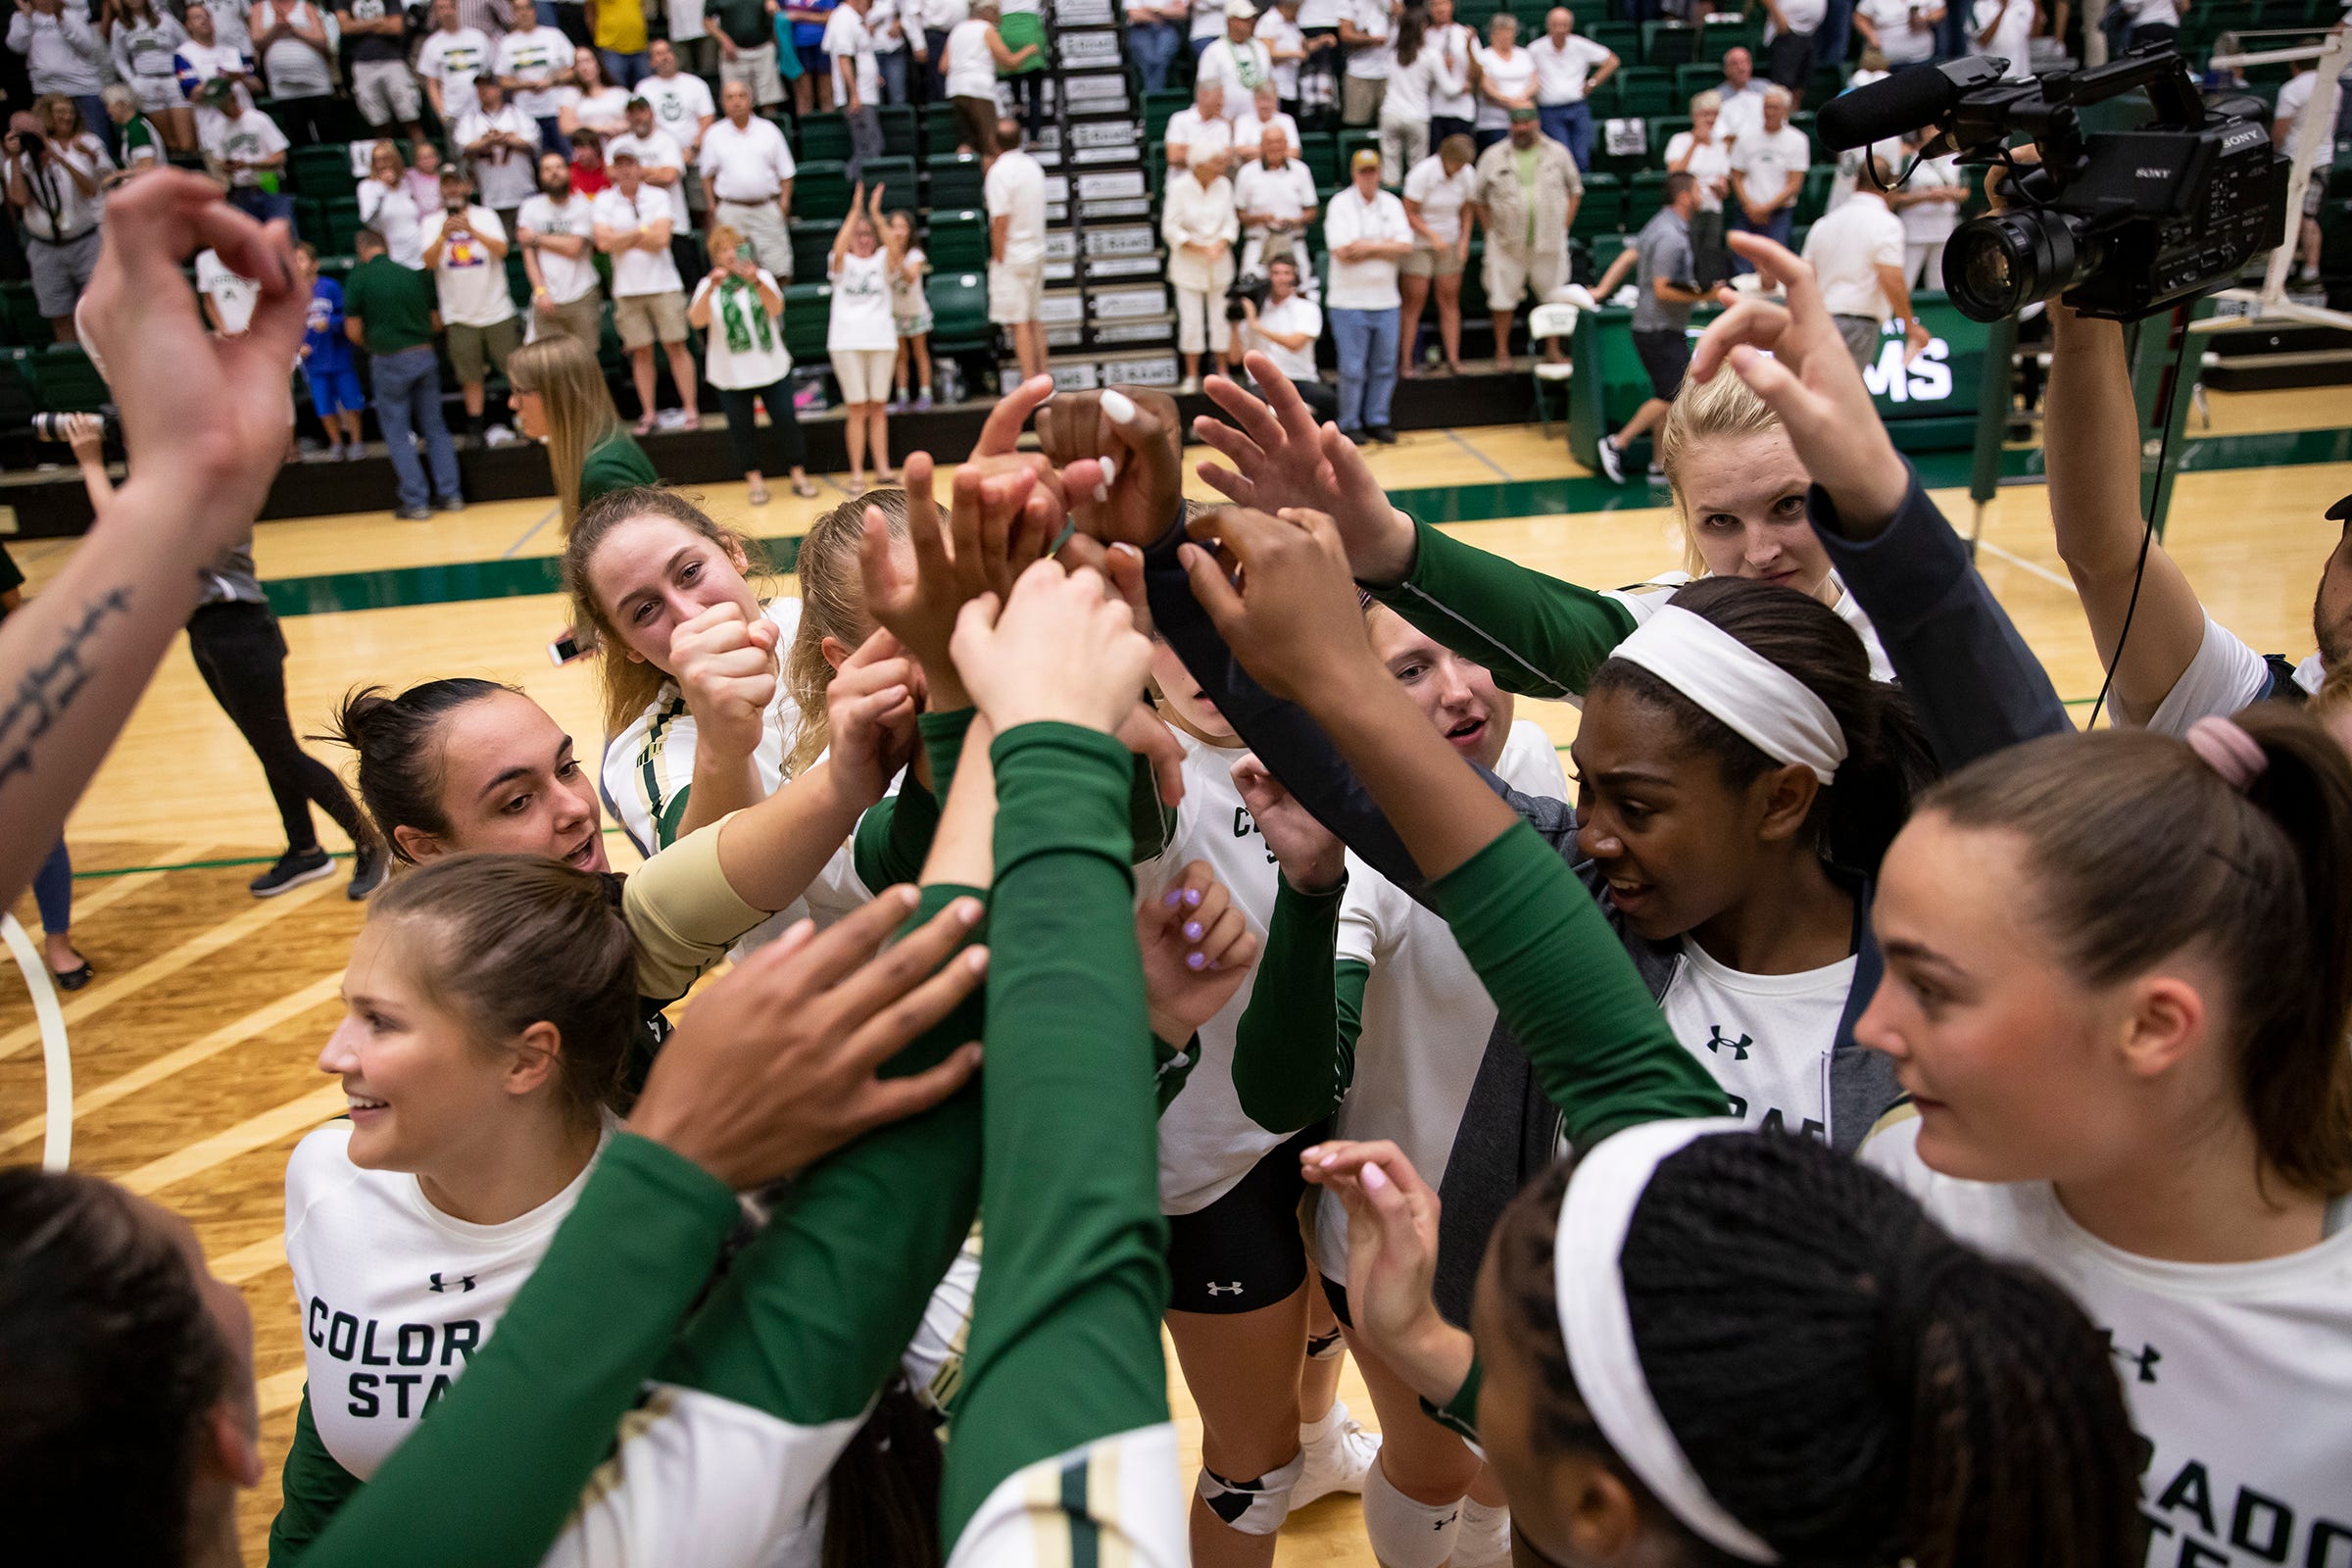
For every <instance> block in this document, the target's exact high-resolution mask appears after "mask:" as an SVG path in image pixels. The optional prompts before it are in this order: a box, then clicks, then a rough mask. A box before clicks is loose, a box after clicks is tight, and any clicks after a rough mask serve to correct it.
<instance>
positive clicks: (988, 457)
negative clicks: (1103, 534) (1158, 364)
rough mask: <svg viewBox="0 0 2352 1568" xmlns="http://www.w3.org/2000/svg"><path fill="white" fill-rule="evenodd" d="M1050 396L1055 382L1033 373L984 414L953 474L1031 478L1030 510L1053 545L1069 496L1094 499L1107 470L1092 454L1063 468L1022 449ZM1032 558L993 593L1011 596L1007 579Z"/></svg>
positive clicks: (1067, 510)
mask: <svg viewBox="0 0 2352 1568" xmlns="http://www.w3.org/2000/svg"><path fill="white" fill-rule="evenodd" d="M1053 396H1054V378H1053V377H1052V376H1050V375H1033V376H1031V377H1029V379H1028V380H1026V381H1023V382H1022V383H1021V384H1020V385H1019V386H1017V387H1014V388H1013V389H1012V391H1011V392H1009V393H1007V394H1006V395H1005V399H1004V401H1003V402H1001V403H999V404H998V405H997V406H996V407H995V408H993V409H991V410H989V411H988V418H987V419H986V420H985V421H984V422H983V423H982V424H981V426H980V439H979V440H978V441H977V442H975V443H974V444H973V446H972V452H971V456H969V457H967V458H965V459H964V460H963V463H962V465H961V466H960V467H959V468H958V470H957V471H958V472H960V471H961V470H962V469H963V468H970V469H972V470H973V471H975V472H977V473H979V474H980V475H982V476H983V477H987V478H994V477H996V476H998V475H1001V474H1007V473H1014V472H1027V473H1030V474H1033V475H1035V476H1036V479H1037V492H1036V493H1035V494H1034V495H1032V496H1031V498H1030V506H1031V508H1032V509H1033V511H1035V512H1036V513H1037V514H1038V515H1041V516H1044V517H1046V518H1047V519H1048V520H1049V521H1050V522H1051V524H1052V527H1051V530H1050V532H1049V533H1048V536H1047V542H1048V543H1051V542H1052V539H1053V536H1054V535H1056V534H1059V533H1060V532H1061V525H1062V523H1063V522H1064V521H1065V520H1067V518H1068V516H1069V513H1070V498H1071V497H1072V496H1092V495H1093V493H1094V490H1095V487H1096V486H1097V485H1098V484H1102V483H1103V480H1104V479H1105V478H1106V477H1107V475H1108V472H1109V469H1108V468H1107V467H1106V466H1104V465H1103V462H1102V461H1101V460H1100V459H1099V458H1098V457H1096V456H1095V455H1093V454H1091V453H1090V454H1088V455H1087V456H1085V457H1082V458H1079V459H1077V460H1076V461H1075V462H1073V463H1071V464H1070V466H1068V467H1067V468H1061V467H1056V466H1054V460H1053V459H1052V458H1050V457H1048V456H1047V455H1046V453H1045V452H1044V451H1043V450H1042V449H1041V450H1040V451H1036V452H1023V451H1022V450H1020V441H1021V431H1022V430H1023V428H1025V427H1026V426H1027V425H1028V423H1029V417H1030V416H1031V415H1033V414H1035V413H1036V412H1037V411H1038V410H1039V409H1041V408H1043V407H1044V406H1045V404H1046V402H1047V400H1048V399H1050V398H1052V397H1053ZM1025 520H1026V519H1025ZM1041 550H1042V547H1041ZM1035 559H1036V556H1035V555H1031V556H1030V557H1029V558H1028V559H1027V560H1022V561H1019V562H1017V563H1016V564H1014V565H1013V568H1012V570H1011V572H1010V573H1009V574H1008V575H1007V577H1006V579H1005V582H1004V583H1003V584H1002V585H1001V586H998V587H997V591H998V592H999V593H1005V592H1009V591H1010V589H1011V587H1012V582H1011V579H1012V578H1013V577H1017V576H1019V575H1020V574H1021V570H1022V568H1024V567H1026V566H1027V565H1028V564H1029V561H1033V560H1035Z"/></svg>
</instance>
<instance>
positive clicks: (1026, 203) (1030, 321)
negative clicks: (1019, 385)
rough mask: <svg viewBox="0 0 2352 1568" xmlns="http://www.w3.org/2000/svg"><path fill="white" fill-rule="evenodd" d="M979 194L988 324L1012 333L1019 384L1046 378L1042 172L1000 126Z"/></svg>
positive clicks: (1015, 135)
mask: <svg viewBox="0 0 2352 1568" xmlns="http://www.w3.org/2000/svg"><path fill="white" fill-rule="evenodd" d="M997 147H998V151H997V153H996V155H995V156H994V157H993V158H992V159H991V160H990V162H989V166H988V177H987V180H986V182H985V183H984V185H983V186H982V194H983V196H984V198H985V199H986V201H987V203H988V319H990V320H991V321H993V322H995V323H996V324H997V325H999V326H1003V327H1007V328H1009V329H1010V330H1011V333H1012V352H1013V356H1014V358H1015V359H1017V360H1018V361H1019V362H1020V367H1021V379H1022V380H1024V381H1026V380H1028V379H1029V378H1030V377H1031V376H1035V375H1043V374H1045V373H1046V323H1045V319H1044V314H1043V313H1044V310H1045V293H1046V172H1045V170H1044V169H1043V168H1041V167H1040V166H1039V164H1038V162H1037V160H1036V159H1034V158H1032V157H1030V156H1029V154H1028V153H1026V152H1024V151H1023V150H1022V149H1021V134H1020V125H1019V123H1017V122H1015V121H1010V120H1006V121H1001V122H999V123H998V125H997Z"/></svg>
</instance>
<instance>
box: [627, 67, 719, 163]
mask: <svg viewBox="0 0 2352 1568" xmlns="http://www.w3.org/2000/svg"><path fill="white" fill-rule="evenodd" d="M637 96H638V97H640V98H642V99H644V100H645V101H646V102H647V103H649V104H651V105H652V106H653V109H654V123H655V125H657V126H658V127H660V128H661V129H662V130H665V131H667V132H669V134H670V137H671V138H672V139H673V140H675V141H676V142H677V144H678V145H679V146H680V147H681V148H684V147H691V146H693V145H694V143H695V142H696V140H697V139H699V138H700V137H701V136H702V134H703V122H704V121H705V120H708V119H709V118H711V116H712V115H715V114H717V113H718V106H717V105H716V104H714V103H712V102H711V84H710V83H709V82H707V81H705V80H703V78H702V77H700V76H690V75H688V74H687V73H685V72H683V71H681V72H679V73H677V74H676V75H674V76H648V77H646V78H645V79H644V80H643V81H641V82H639V83H638V84H637Z"/></svg>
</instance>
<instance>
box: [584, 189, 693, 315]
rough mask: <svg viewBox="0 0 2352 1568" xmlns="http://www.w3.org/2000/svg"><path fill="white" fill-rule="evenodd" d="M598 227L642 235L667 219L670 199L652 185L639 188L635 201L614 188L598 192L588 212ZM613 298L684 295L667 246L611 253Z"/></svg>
mask: <svg viewBox="0 0 2352 1568" xmlns="http://www.w3.org/2000/svg"><path fill="white" fill-rule="evenodd" d="M589 211H590V216H591V217H593V218H594V219H595V221H596V224H597V226H598V227H600V228H608V229H613V230H615V231H623V230H625V231H628V232H631V233H637V232H642V231H643V230H645V229H648V228H651V227H653V226H654V225H655V224H656V223H659V222H663V221H666V220H667V219H668V218H669V198H668V197H667V196H664V195H663V194H662V192H660V191H658V190H656V189H655V188H654V187H653V186H651V185H640V186H638V187H637V194H636V196H635V197H634V198H631V197H628V196H624V195H622V194H621V193H620V187H619V186H617V185H615V186H613V188H612V189H611V190H603V191H599V192H597V195H596V203H595V205H594V206H593V207H592V208H591V209H590V210H589ZM612 262H613V298H614V299H616V300H619V299H630V298H633V297H635V296H638V295H643V294H675V293H683V292H684V291H685V288H686V285H685V283H684V281H683V280H681V279H680V278H679V276H678V264H677V261H676V259H675V258H674V257H672V256H671V255H670V253H669V247H668V246H666V245H663V246H662V247H661V248H660V249H658V250H650V251H649V250H638V249H630V250H625V251H614V252H613V253H612Z"/></svg>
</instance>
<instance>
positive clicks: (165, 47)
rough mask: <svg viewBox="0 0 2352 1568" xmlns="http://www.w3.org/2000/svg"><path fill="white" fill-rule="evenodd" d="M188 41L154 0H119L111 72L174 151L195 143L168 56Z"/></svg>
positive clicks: (183, 94)
mask: <svg viewBox="0 0 2352 1568" xmlns="http://www.w3.org/2000/svg"><path fill="white" fill-rule="evenodd" d="M187 41H188V29H187V28H185V27H183V26H181V25H179V19H178V18H177V17H175V16H173V15H172V13H171V12H169V11H165V10H162V9H161V8H160V7H158V6H157V4H156V0H120V9H119V10H118V11H117V12H116V13H115V25H114V34H113V38H112V46H113V53H114V61H115V74H116V75H118V76H121V77H122V78H123V82H124V83H125V84H126V85H127V86H128V87H129V88H130V90H131V93H132V95H133V97H134V98H135V99H136V101H137V103H138V107H139V112H140V113H141V114H145V115H153V116H154V117H155V120H156V123H157V124H159V125H161V126H162V127H163V132H164V140H165V142H166V143H167V144H168V145H169V146H170V147H171V149H172V151H173V152H175V153H180V152H188V151H191V150H192V149H193V148H194V147H195V145H196V116H195V113H194V111H192V110H191V109H189V108H188V95H187V91H186V89H184V88H182V87H181V86H180V84H179V67H178V65H177V64H176V62H175V61H174V59H173V57H174V56H175V55H177V54H178V53H179V51H180V49H181V47H182V46H183V45H185V44H186V43H187ZM127 162H128V161H127V160H125V163H127Z"/></svg>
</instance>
